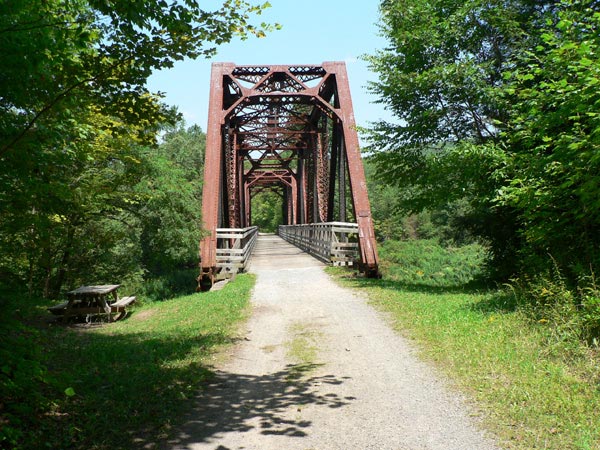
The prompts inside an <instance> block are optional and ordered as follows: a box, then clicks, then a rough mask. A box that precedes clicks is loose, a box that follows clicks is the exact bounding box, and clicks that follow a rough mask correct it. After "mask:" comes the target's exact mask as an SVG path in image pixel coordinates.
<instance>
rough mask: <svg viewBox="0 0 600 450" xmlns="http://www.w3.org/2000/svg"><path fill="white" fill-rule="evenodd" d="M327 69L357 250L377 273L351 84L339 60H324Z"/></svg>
mask: <svg viewBox="0 0 600 450" xmlns="http://www.w3.org/2000/svg"><path fill="white" fill-rule="evenodd" d="M323 67H324V68H325V69H326V70H327V71H331V72H334V73H335V74H336V84H337V92H338V101H339V106H340V110H341V111H340V119H341V121H342V130H343V134H344V136H343V142H344V150H345V151H344V152H342V153H344V154H345V156H346V159H347V167H348V179H349V182H350V189H351V192H352V202H353V206H354V215H355V217H356V222H357V223H358V230H359V238H358V242H359V250H360V253H361V265H362V266H363V267H362V270H363V271H364V273H365V274H366V275H367V276H369V277H379V276H380V274H379V268H378V257H377V247H376V244H375V231H374V228H373V220H372V218H371V205H370V203H369V196H368V194H367V180H366V178H365V171H364V167H363V163H362V159H361V157H360V147H359V144H358V133H357V131H356V121H355V119H354V110H353V107H352V97H351V96H350V84H349V82H348V74H347V73H346V65H345V64H344V63H342V62H329V63H323Z"/></svg>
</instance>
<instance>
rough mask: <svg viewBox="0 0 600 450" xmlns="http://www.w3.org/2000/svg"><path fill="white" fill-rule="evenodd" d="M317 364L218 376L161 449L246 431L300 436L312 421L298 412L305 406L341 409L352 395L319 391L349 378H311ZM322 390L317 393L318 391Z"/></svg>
mask: <svg viewBox="0 0 600 450" xmlns="http://www.w3.org/2000/svg"><path fill="white" fill-rule="evenodd" d="M318 366H319V365H318V364H289V365H287V366H286V367H285V369H284V370H281V371H279V372H275V373H272V374H267V375H258V376H257V375H246V374H235V373H226V372H216V374H215V378H214V379H213V381H212V382H211V383H210V384H209V385H207V386H206V387H205V388H204V390H203V392H202V393H201V394H199V396H198V398H197V400H196V401H197V404H196V406H195V407H194V409H193V410H192V411H191V413H190V414H189V419H188V421H187V422H186V424H185V425H184V426H183V428H182V429H181V430H180V431H179V432H178V435H177V436H176V437H175V438H173V439H171V440H169V441H168V443H167V445H165V446H164V448H189V446H191V445H193V444H198V443H209V442H213V443H214V444H215V449H219V450H226V449H227V447H224V446H223V445H219V442H218V440H219V438H220V437H221V436H222V435H223V434H224V433H228V432H238V433H243V432H248V431H251V430H253V429H255V428H260V430H259V433H260V434H263V435H284V436H290V437H298V438H302V437H304V436H307V435H308V428H309V427H310V426H311V424H312V423H311V422H310V421H308V420H303V419H302V418H301V417H300V414H299V411H301V410H302V408H303V406H306V405H319V406H323V407H326V408H341V407H342V406H345V405H348V404H349V403H350V401H352V400H355V398H354V397H340V396H338V395H337V394H335V393H323V390H324V386H326V385H332V386H333V385H340V384H342V383H343V382H344V380H347V379H348V377H342V378H336V377H335V376H333V375H324V376H312V377H311V376H310V375H309V373H310V372H311V371H312V370H314V369H315V368H316V367H318ZM317 390H318V391H320V392H316V391H317Z"/></svg>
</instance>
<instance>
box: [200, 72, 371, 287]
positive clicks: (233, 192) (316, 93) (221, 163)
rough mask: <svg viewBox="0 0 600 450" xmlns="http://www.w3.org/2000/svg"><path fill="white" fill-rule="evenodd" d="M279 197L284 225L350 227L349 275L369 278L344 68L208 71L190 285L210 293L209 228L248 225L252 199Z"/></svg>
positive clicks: (367, 213)
mask: <svg viewBox="0 0 600 450" xmlns="http://www.w3.org/2000/svg"><path fill="white" fill-rule="evenodd" d="M264 190H271V191H275V192H277V193H279V194H280V195H281V196H282V198H283V210H284V221H285V224H286V225H296V224H307V223H320V222H332V221H340V222H356V223H357V224H358V230H359V231H358V244H359V254H360V263H359V269H360V270H361V271H362V272H364V273H365V274H366V275H367V276H370V277H375V276H378V275H379V272H378V260H377V250H376V245H375V237H374V233H373V223H372V220H371V208H370V205H369V199H368V196H367V187H366V180H365V175H364V170H363V165H362V160H361V157H360V149H359V144H358V136H357V132H356V126H355V120H354V112H353V109H352V100H351V97H350V87H349V84H348V76H347V73H346V66H345V64H344V63H343V62H325V63H323V64H321V65H314V66H313V65H277V66H275V65H272V66H271V65H269V66H236V65H235V64H232V63H215V64H213V66H212V74H211V86H210V99H209V117H208V129H207V139H206V159H205V167H204V190H203V200H202V218H203V220H204V228H205V229H206V230H207V231H208V232H209V233H210V235H209V236H207V237H206V238H205V239H203V240H202V242H201V244H200V267H201V273H200V276H199V277H198V281H199V286H200V287H201V288H203V289H207V288H210V286H212V284H213V282H214V280H215V276H216V274H217V271H218V270H219V269H218V268H217V264H216V254H217V236H216V229H217V228H219V227H228V228H245V227H248V226H250V225H252V224H251V223H250V222H251V205H252V201H251V200H252V198H253V197H254V196H255V195H257V194H258V193H260V192H263V191H264Z"/></svg>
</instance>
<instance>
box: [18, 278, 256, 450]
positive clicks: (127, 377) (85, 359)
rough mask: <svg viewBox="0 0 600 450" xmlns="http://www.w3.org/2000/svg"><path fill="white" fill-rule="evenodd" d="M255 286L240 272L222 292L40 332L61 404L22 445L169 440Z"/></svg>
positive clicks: (53, 394)
mask: <svg viewBox="0 0 600 450" xmlns="http://www.w3.org/2000/svg"><path fill="white" fill-rule="evenodd" d="M253 285H254V278H253V276H251V275H240V276H238V277H237V278H236V280H235V282H233V283H229V284H228V285H227V286H225V287H224V288H223V290H221V291H217V292H209V293H205V294H202V295H200V294H194V295H188V296H182V297H178V298H175V299H171V300H167V301H164V302H157V303H152V304H148V305H145V306H142V307H141V308H138V309H136V310H135V311H134V312H133V314H132V315H131V316H130V317H128V318H127V319H125V320H123V321H119V322H116V323H112V324H104V325H102V326H92V327H87V328H86V327H84V328H79V327H65V326H61V325H58V326H57V325H54V326H47V325H46V326H43V325H39V326H38V328H39V330H38V335H37V342H39V343H40V345H42V347H43V354H44V363H45V365H46V367H47V376H46V377H45V380H46V383H45V384H44V386H43V388H44V389H45V391H46V392H45V396H46V398H50V399H53V400H52V401H51V402H49V403H47V404H46V405H45V407H44V408H38V410H37V415H36V417H35V428H31V429H26V430H21V431H23V432H24V434H23V435H22V436H21V438H20V439H19V440H20V442H19V445H18V446H17V447H18V448H23V449H28V448H31V449H34V448H35V449H37V448H74V449H97V450H100V449H126V448H141V447H145V446H148V447H152V446H154V445H155V444H156V443H157V442H160V441H161V440H163V439H165V438H166V437H167V436H168V435H169V433H170V432H171V429H172V427H174V426H176V425H178V424H179V423H180V422H179V421H180V420H181V417H183V413H184V412H185V411H186V408H188V407H189V406H190V402H189V399H190V398H192V397H193V396H194V395H195V393H196V392H197V390H198V387H199V386H201V385H202V383H203V382H205V381H206V380H208V379H210V378H211V376H212V373H211V366H212V364H213V363H214V362H215V358H216V352H217V351H218V350H219V349H220V348H221V347H222V346H223V345H226V344H229V343H231V342H233V341H235V340H236V337H235V335H236V332H237V326H238V324H239V323H240V321H242V320H243V319H244V318H246V317H247V315H248V313H249V307H248V305H249V302H248V300H249V297H250V293H251V289H252V287H253ZM42 306H43V305H41V306H40V307H39V309H38V313H39V314H47V313H46V312H45V311H44V310H43V307H42ZM12 425H13V426H14V425H15V424H12ZM17 425H18V424H17ZM25 425H26V424H25V423H23V426H25Z"/></svg>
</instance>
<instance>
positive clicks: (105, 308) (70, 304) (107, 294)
mask: <svg viewBox="0 0 600 450" xmlns="http://www.w3.org/2000/svg"><path fill="white" fill-rule="evenodd" d="M119 287H120V285H119V284H105V285H99V286H81V287H79V288H77V289H75V290H73V291H70V292H67V299H68V300H67V301H66V302H63V303H60V304H58V305H56V306H52V307H50V308H48V311H50V312H51V313H52V314H55V315H59V316H62V318H63V320H67V319H69V318H71V317H86V318H87V317H88V316H92V315H98V314H106V315H107V316H108V318H109V320H110V321H113V320H118V319H121V318H122V317H124V316H125V314H127V310H126V308H127V306H129V305H131V304H132V303H134V302H135V297H134V296H130V297H123V298H119V296H118V294H117V289H119Z"/></svg>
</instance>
